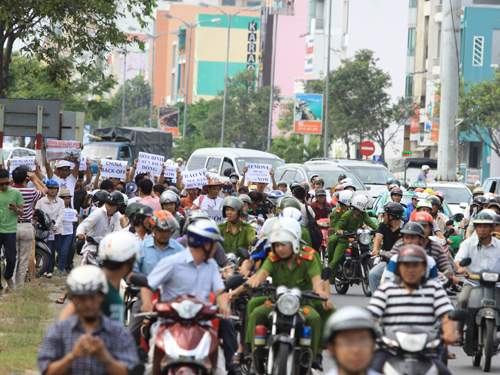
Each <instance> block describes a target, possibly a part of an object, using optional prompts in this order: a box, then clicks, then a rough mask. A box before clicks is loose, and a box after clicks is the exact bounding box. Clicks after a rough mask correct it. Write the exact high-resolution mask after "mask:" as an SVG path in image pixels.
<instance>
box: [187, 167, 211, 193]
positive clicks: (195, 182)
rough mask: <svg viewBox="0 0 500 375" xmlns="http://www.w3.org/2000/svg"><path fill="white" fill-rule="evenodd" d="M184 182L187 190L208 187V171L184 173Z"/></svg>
mask: <svg viewBox="0 0 500 375" xmlns="http://www.w3.org/2000/svg"><path fill="white" fill-rule="evenodd" d="M182 182H183V184H184V188H185V189H193V188H198V189H202V188H203V186H205V185H208V180H207V169H206V168H201V169H196V170H194V171H183V172H182Z"/></svg>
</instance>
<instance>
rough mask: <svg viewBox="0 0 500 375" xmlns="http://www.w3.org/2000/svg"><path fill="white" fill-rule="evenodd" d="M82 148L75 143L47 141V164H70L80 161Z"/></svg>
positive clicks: (78, 143)
mask: <svg viewBox="0 0 500 375" xmlns="http://www.w3.org/2000/svg"><path fill="white" fill-rule="evenodd" d="M81 153H82V146H81V144H80V142H77V141H58V140H52V139H49V140H48V141H47V149H46V150H45V156H46V158H47V161H48V162H51V161H56V160H66V161H69V162H71V163H76V162H79V161H80V157H81Z"/></svg>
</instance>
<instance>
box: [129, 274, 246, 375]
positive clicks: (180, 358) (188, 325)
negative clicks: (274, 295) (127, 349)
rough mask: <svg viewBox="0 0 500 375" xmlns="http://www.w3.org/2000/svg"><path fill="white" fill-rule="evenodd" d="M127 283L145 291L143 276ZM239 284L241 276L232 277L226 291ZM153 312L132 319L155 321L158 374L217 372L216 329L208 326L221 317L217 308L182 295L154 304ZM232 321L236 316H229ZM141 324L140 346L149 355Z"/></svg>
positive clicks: (138, 276) (144, 332)
mask: <svg viewBox="0 0 500 375" xmlns="http://www.w3.org/2000/svg"><path fill="white" fill-rule="evenodd" d="M130 282H131V283H132V284H133V285H135V286H138V287H146V288H149V285H148V281H147V278H146V277H145V276H144V275H139V274H134V275H131V276H130ZM241 284H243V278H242V277H241V276H233V277H231V278H229V279H228V280H227V281H226V290H229V289H235V288H237V287H238V286H239V285H241ZM154 309H155V311H154V312H153V313H140V314H136V316H145V317H147V316H149V317H155V318H159V322H158V325H157V334H156V341H155V343H154V345H155V347H154V358H155V359H160V360H161V366H162V370H161V374H162V375H167V374H170V375H185V374H188V375H195V374H196V375H208V374H215V373H216V371H217V356H218V347H219V341H218V339H217V329H216V328H214V327H213V326H212V324H210V323H209V321H210V320H212V319H217V318H221V317H222V315H221V314H219V313H218V308H217V307H216V306H214V305H211V304H208V303H206V302H203V301H201V300H200V299H198V298H196V297H193V296H189V295H183V296H179V297H176V298H174V299H172V300H171V301H168V302H157V303H156V304H155V305H154ZM231 318H233V319H237V318H238V317H235V316H231ZM148 320H149V319H145V323H143V329H141V331H142V332H141V334H142V336H143V337H142V344H143V348H144V349H145V350H146V352H149V339H148V336H149V332H148V331H149V330H148V328H149V327H147V326H145V324H147V323H148Z"/></svg>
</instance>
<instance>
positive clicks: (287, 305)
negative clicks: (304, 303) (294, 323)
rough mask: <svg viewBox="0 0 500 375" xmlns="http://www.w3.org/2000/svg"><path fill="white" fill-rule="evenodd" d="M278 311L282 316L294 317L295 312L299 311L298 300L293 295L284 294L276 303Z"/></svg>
mask: <svg viewBox="0 0 500 375" xmlns="http://www.w3.org/2000/svg"><path fill="white" fill-rule="evenodd" d="M276 305H277V307H278V310H279V311H280V312H281V313H282V314H283V315H288V316H291V315H295V314H296V313H297V311H299V308H300V301H299V299H298V298H297V297H296V296H294V295H293V294H288V293H287V294H284V295H282V296H281V297H280V298H279V299H278V302H277V303H276Z"/></svg>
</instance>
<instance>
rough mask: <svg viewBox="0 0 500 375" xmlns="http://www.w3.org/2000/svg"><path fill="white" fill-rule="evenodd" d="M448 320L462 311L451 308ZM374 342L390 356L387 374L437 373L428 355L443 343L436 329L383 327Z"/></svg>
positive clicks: (385, 367) (435, 355) (413, 374)
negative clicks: (390, 328) (392, 328)
mask: <svg viewBox="0 0 500 375" xmlns="http://www.w3.org/2000/svg"><path fill="white" fill-rule="evenodd" d="M448 317H449V319H451V320H461V319H463V318H464V317H465V314H464V312H462V311H460V310H454V311H452V312H450V313H449V314H448ZM377 343H378V344H379V346H380V348H381V349H382V350H384V351H385V352H387V353H390V354H391V356H390V357H389V358H388V359H387V361H386V362H385V364H384V366H383V371H382V373H383V374H386V375H399V374H401V375H403V374H404V375H424V374H438V369H437V367H436V365H435V364H434V362H433V361H432V360H431V358H436V357H437V352H438V351H439V349H440V348H441V346H442V339H441V337H440V333H439V330H437V329H434V330H428V329H425V328H419V327H413V326H408V327H402V328H398V329H395V330H389V329H385V330H383V331H382V332H380V334H379V338H378V339H377Z"/></svg>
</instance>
